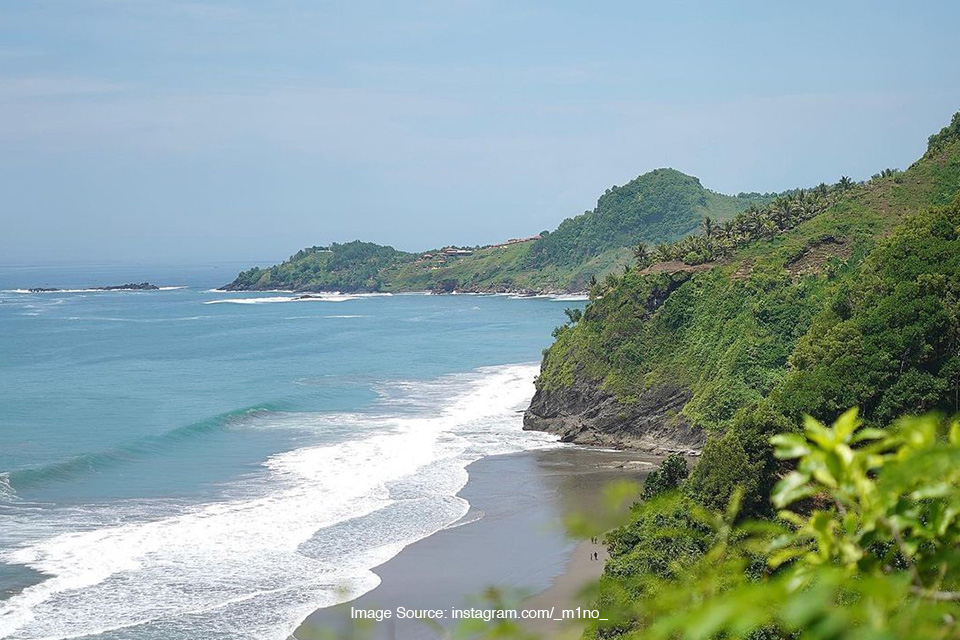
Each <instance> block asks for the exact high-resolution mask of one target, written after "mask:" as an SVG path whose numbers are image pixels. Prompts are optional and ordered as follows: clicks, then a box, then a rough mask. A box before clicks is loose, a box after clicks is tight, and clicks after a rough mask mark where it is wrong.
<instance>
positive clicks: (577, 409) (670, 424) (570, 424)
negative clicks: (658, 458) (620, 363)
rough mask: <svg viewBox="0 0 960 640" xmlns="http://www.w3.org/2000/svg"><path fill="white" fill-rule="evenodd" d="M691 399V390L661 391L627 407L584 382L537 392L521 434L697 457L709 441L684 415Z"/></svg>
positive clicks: (657, 389) (654, 389)
mask: <svg viewBox="0 0 960 640" xmlns="http://www.w3.org/2000/svg"><path fill="white" fill-rule="evenodd" d="M689 399H690V392H689V391H688V390H687V389H684V388H682V387H679V386H670V385H662V386H657V387H652V388H650V389H648V390H647V391H645V392H644V393H643V394H642V395H641V396H640V397H639V398H637V401H636V402H631V403H629V404H624V403H621V402H618V401H617V399H616V398H615V397H614V396H613V394H612V393H610V392H608V391H606V390H604V389H603V388H602V387H601V386H600V384H599V383H598V382H596V381H592V380H583V379H581V380H578V381H575V382H574V384H572V385H570V386H569V387H560V388H547V389H544V388H538V389H537V392H536V395H534V397H533V400H532V401H531V403H530V407H529V408H528V409H527V410H526V412H524V415H523V428H524V429H527V430H531V431H546V432H548V433H555V434H557V435H559V436H560V439H561V440H562V441H563V442H573V443H576V444H586V445H595V446H602V447H612V448H618V449H639V450H643V451H652V452H655V453H662V454H667V453H674V452H680V453H685V454H687V455H698V454H699V451H700V448H701V447H702V446H703V443H704V441H705V440H706V436H705V434H704V433H703V431H702V430H700V429H695V428H693V427H692V426H691V425H690V424H689V422H687V420H686V419H685V418H684V417H683V416H682V415H681V414H680V410H681V409H682V408H683V405H685V404H686V403H687V401H688V400H689Z"/></svg>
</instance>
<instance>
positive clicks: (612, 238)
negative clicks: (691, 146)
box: [530, 169, 751, 267]
mask: <svg viewBox="0 0 960 640" xmlns="http://www.w3.org/2000/svg"><path fill="white" fill-rule="evenodd" d="M709 196H712V198H708V197H709ZM750 203H751V201H750V200H747V199H737V198H731V197H729V196H720V195H719V194H711V193H710V192H709V191H707V190H706V189H704V188H703V187H702V186H701V185H700V181H699V180H697V179H696V178H694V177H692V176H688V175H685V174H683V173H680V172H679V171H676V170H674V169H657V170H656V171H651V172H650V173H646V174H644V175H642V176H640V177H638V178H636V179H634V180H631V181H630V182H628V183H627V184H625V185H623V186H622V187H613V188H611V189H607V192H606V193H604V194H603V195H602V196H601V197H600V200H599V201H597V206H596V208H595V209H594V210H593V211H587V212H586V213H584V214H582V215H579V216H577V217H575V218H568V219H567V220H564V221H563V222H562V223H561V224H560V226H559V227H557V230H556V231H554V232H553V233H550V234H549V235H547V236H545V237H544V238H542V239H541V240H539V241H538V242H537V243H536V244H535V245H534V246H533V249H532V251H531V253H530V266H533V267H543V266H546V265H549V264H554V265H572V264H578V263H580V262H582V261H584V260H585V259H588V258H590V257H592V256H595V255H597V254H599V253H601V252H603V251H605V250H607V249H612V248H616V247H627V246H631V245H634V244H637V243H638V242H672V241H674V240H677V239H679V238H681V237H683V236H685V235H687V234H689V233H692V232H694V231H696V230H697V229H698V228H699V226H700V224H701V219H702V218H703V215H704V212H708V214H709V215H713V216H714V218H718V217H720V216H724V217H729V216H730V215H731V214H735V213H737V212H738V211H740V210H742V208H743V207H746V206H747V205H749V204H750ZM711 205H712V206H711Z"/></svg>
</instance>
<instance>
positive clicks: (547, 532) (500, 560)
mask: <svg viewBox="0 0 960 640" xmlns="http://www.w3.org/2000/svg"><path fill="white" fill-rule="evenodd" d="M656 463H657V458H655V457H652V456H649V455H648V454H643V453H637V452H611V451H600V450H595V449H585V448H574V447H570V448H562V449H554V450H548V451H538V452H527V453H521V454H514V455H506V456H494V457H489V458H484V459H482V460H479V461H477V462H475V463H474V464H472V465H471V466H470V467H469V473H470V480H469V482H468V483H467V485H466V486H465V487H464V489H463V490H462V491H461V492H460V495H461V496H463V497H464V498H466V499H467V500H469V502H470V505H471V509H470V511H469V513H468V514H467V515H466V516H465V517H464V518H463V519H461V521H460V522H458V523H455V524H454V525H451V526H450V527H448V528H446V529H443V530H441V531H438V532H437V533H435V534H434V535H432V536H429V537H428V538H425V539H423V540H420V541H418V542H416V543H414V544H412V545H410V546H408V547H406V548H405V549H404V550H403V551H401V552H400V553H399V554H398V555H397V556H396V557H394V558H393V559H391V560H390V561H388V562H386V563H384V564H383V565H381V566H380V567H377V568H376V569H374V572H375V573H376V574H377V575H378V576H379V577H380V578H381V583H380V585H379V586H378V587H377V588H375V589H374V590H373V591H370V592H369V593H367V594H365V595H363V596H361V597H360V598H357V599H356V600H353V601H351V602H347V603H344V604H341V605H338V606H335V607H330V608H327V609H321V610H319V611H317V612H315V613H314V614H312V615H311V616H310V617H309V618H308V619H307V620H306V621H305V622H304V623H303V625H301V627H300V628H299V629H298V630H297V632H296V634H295V637H296V638H297V639H298V640H313V639H315V638H320V637H329V634H330V633H331V632H334V633H337V634H345V633H346V634H349V633H351V632H352V633H354V634H355V635H358V636H361V637H366V638H376V639H380V638H384V639H386V638H391V639H392V638H396V639H399V640H431V639H434V638H439V637H441V636H442V635H443V631H444V629H449V628H450V627H452V626H453V625H454V624H456V622H454V621H451V620H450V619H449V616H450V614H451V612H452V611H453V610H454V609H458V610H464V609H469V608H478V609H489V608H490V604H489V603H488V602H485V601H484V599H483V597H482V596H483V593H484V590H485V589H488V588H489V587H497V588H499V589H500V590H502V592H503V593H504V594H505V596H507V597H508V598H509V600H508V602H509V607H510V608H516V609H518V610H522V609H538V610H546V609H550V608H551V607H553V608H555V609H556V610H557V611H559V610H560V609H563V608H570V607H576V606H578V605H579V606H583V605H587V604H589V602H583V601H581V600H580V598H579V595H580V591H581V589H582V588H583V587H584V586H586V585H587V584H589V583H591V582H592V581H594V580H596V579H597V578H598V577H599V576H600V574H601V572H602V570H603V561H602V560H603V557H604V552H603V549H602V546H601V545H594V544H592V543H591V542H590V541H589V540H587V541H580V540H575V539H572V538H570V537H569V536H568V534H567V532H566V530H565V527H564V526H563V522H564V518H565V517H566V516H568V515H570V514H574V513H589V512H590V511H592V510H593V509H594V508H596V507H597V505H598V503H599V501H600V493H601V491H602V488H603V487H604V486H605V485H606V484H608V483H609V482H611V481H613V480H617V479H624V478H627V479H642V477H643V476H645V475H646V474H647V473H649V471H650V470H652V469H653V468H655V464H656ZM594 552H597V553H598V554H599V557H598V559H597V560H593V559H592V554H593V553H594ZM401 608H402V609H405V610H408V611H409V610H424V609H428V610H440V611H444V612H445V615H446V616H447V618H446V619H443V620H440V621H439V622H440V625H441V627H438V628H435V627H434V626H432V625H430V624H425V623H423V622H421V621H419V620H416V619H409V618H404V619H398V617H397V615H396V612H397V611H398V609H401ZM360 610H363V611H381V612H383V611H391V612H392V613H393V616H392V617H391V618H390V619H382V620H380V621H376V620H372V621H366V622H363V623H361V624H360V625H359V626H358V625H357V622H356V619H355V618H354V619H351V612H352V611H360ZM523 624H524V626H525V627H526V628H528V629H530V630H532V631H536V632H538V633H540V634H542V635H544V636H546V637H551V638H555V637H561V638H563V637H576V635H577V634H578V633H579V630H580V629H581V628H582V625H580V624H573V625H571V624H569V623H562V622H557V621H554V620H538V621H535V622H534V621H526V622H524V623H523ZM340 637H342V635H341V636H340Z"/></svg>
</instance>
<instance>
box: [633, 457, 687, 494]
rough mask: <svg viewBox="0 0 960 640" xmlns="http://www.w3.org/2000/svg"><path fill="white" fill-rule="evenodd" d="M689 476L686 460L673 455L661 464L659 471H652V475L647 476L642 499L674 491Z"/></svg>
mask: <svg viewBox="0 0 960 640" xmlns="http://www.w3.org/2000/svg"><path fill="white" fill-rule="evenodd" d="M688 474H689V471H688V470H687V461H686V459H685V458H684V457H683V456H682V455H680V454H679V453H671V454H670V455H669V456H667V457H666V458H665V459H664V461H663V462H662V463H661V464H660V468H659V469H657V470H656V471H651V472H650V475H648V476H647V479H646V480H645V481H644V482H643V493H642V494H641V497H642V498H643V499H644V500H649V499H651V498H654V497H656V496H658V495H660V494H662V493H666V492H668V491H672V490H673V489H676V488H677V487H679V486H680V483H681V482H683V481H684V480H686V478H687V475H688Z"/></svg>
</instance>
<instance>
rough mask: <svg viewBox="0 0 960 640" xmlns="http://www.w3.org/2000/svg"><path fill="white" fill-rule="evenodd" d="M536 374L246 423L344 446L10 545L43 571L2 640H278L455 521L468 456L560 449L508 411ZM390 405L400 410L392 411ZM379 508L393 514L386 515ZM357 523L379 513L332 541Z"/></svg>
mask: <svg viewBox="0 0 960 640" xmlns="http://www.w3.org/2000/svg"><path fill="white" fill-rule="evenodd" d="M536 372H537V366H536V365H515V366H505V367H494V368H487V369H482V370H479V371H477V372H475V373H472V374H463V375H453V376H446V377H444V378H442V379H440V380H436V381H433V382H429V383H419V382H408V383H396V384H388V385H385V386H384V389H383V393H384V395H383V400H382V402H381V404H380V405H379V409H380V411H379V412H378V413H376V414H375V415H370V414H296V413H288V414H266V415H264V416H259V417H258V418H255V419H253V420H252V425H251V427H252V428H258V427H261V428H291V427H293V428H299V429H303V428H308V427H311V426H312V427H314V428H317V429H318V430H319V431H321V432H325V430H326V428H327V427H329V426H333V425H336V426H338V427H339V428H340V429H341V430H342V431H343V432H344V433H348V434H351V436H352V437H353V439H351V440H348V441H345V442H341V443H338V444H323V445H317V446H310V447H304V448H301V449H297V450H294V451H290V452H287V453H282V454H279V455H275V456H273V457H271V458H269V459H268V460H266V461H265V463H264V473H263V474H262V475H261V476H260V477H259V478H257V479H253V480H250V481H249V486H246V487H244V493H245V495H249V496H250V497H246V498H244V499H237V500H230V501H224V502H217V503H211V504H205V505H200V506H197V507H195V508H192V509H190V510H188V511H185V512H179V513H174V514H171V515H167V516H166V517H155V516H153V517H151V518H149V519H147V520H143V519H141V520H140V521H132V522H131V521H130V518H129V517H124V518H118V520H117V521H122V522H129V523H128V524H123V525H120V526H100V527H95V528H93V529H89V528H87V529H86V530H70V531H67V532H63V533H60V534H58V535H53V536H47V537H42V538H41V539H37V540H33V541H30V542H26V543H24V544H23V545H22V546H20V547H19V548H17V549H14V550H12V551H9V552H7V553H6V554H5V555H4V556H3V557H2V558H0V559H2V560H4V561H6V562H11V563H17V564H25V565H27V566H29V567H31V568H33V569H35V570H38V571H41V572H43V573H46V574H49V575H50V576H52V577H51V578H49V579H47V580H45V581H44V582H41V583H39V584H37V585H34V586H31V587H28V588H26V589H25V590H24V591H23V592H21V593H20V594H18V595H15V596H13V597H11V598H10V599H8V600H7V601H4V602H0V637H5V638H11V639H20V640H26V639H38V638H45V639H54V638H74V637H80V636H84V635H93V634H98V633H103V632H105V631H108V630H117V629H123V628H127V627H134V626H138V625H149V628H150V630H151V633H155V634H156V633H158V634H160V635H159V636H158V637H174V636H177V637H188V636H189V637H197V638H202V637H213V636H214V635H215V636H216V637H220V638H250V639H254V638H256V639H257V640H271V639H276V640H285V639H286V638H287V637H288V635H289V634H290V633H291V632H292V631H293V630H294V629H295V627H296V626H297V625H298V624H299V622H300V621H301V620H302V619H303V618H304V617H305V616H306V615H307V614H309V613H310V611H312V610H313V609H315V608H317V607H321V606H327V605H331V604H334V603H336V602H341V601H344V600H348V599H352V598H354V597H356V596H358V595H360V594H361V593H364V592H366V591H369V590H370V589H372V588H373V587H375V586H376V584H377V583H378V581H379V579H378V578H377V577H376V576H375V575H374V574H373V573H372V571H371V568H372V567H374V566H377V565H378V564H381V563H382V562H385V561H386V560H387V559H389V558H391V557H392V556H393V555H395V554H396V553H398V552H399V551H400V550H401V549H402V548H403V547H404V546H406V545H407V544H410V543H411V542H414V541H415V540H417V539H420V538H423V537H425V536H427V535H430V534H431V533H433V532H435V531H438V530H440V529H442V528H444V527H447V526H449V525H451V524H453V523H455V522H457V521H458V520H460V519H461V518H462V517H463V516H464V515H465V514H466V513H467V511H468V509H469V505H468V504H467V502H466V501H465V500H463V499H462V498H459V497H457V496H456V494H457V493H458V491H459V490H460V489H461V488H462V487H463V485H464V484H465V483H466V480H467V473H466V466H467V465H468V464H469V463H470V462H472V461H474V460H476V459H478V458H480V457H482V456H484V455H490V454H496V453H507V452H512V451H519V450H524V449H529V448H535V447H544V446H554V445H555V442H556V440H555V438H553V437H552V436H547V435H545V434H539V433H532V432H523V431H522V430H521V419H520V414H519V413H517V410H518V409H519V408H521V407H523V406H524V405H525V404H526V402H527V401H528V400H529V398H530V396H531V394H532V393H533V384H532V382H533V378H534V376H535V374H536ZM400 400H404V401H405V404H404V406H403V407H402V409H401V408H399V407H395V406H394V403H395V402H396V403H397V404H400V402H399V401H400ZM258 421H259V422H258ZM401 494H402V499H400V498H398V497H397V496H398V495H401ZM389 509H397V510H401V511H400V512H399V513H400V514H401V515H402V516H403V517H399V516H398V517H392V518H386V516H382V515H381V514H386V513H387V510H389ZM363 517H369V518H376V517H384V518H386V519H385V520H384V521H383V522H382V523H381V526H377V527H371V526H367V527H365V528H364V527H361V528H359V529H356V531H355V533H354V534H350V535H345V534H343V533H337V532H338V531H340V530H341V529H343V528H347V530H349V527H350V526H356V527H359V526H360V525H359V524H355V525H351V523H356V522H357V520H356V519H357V518H363ZM325 536H326V537H325ZM313 540H319V541H320V542H321V543H320V544H312V543H311V541H313ZM357 540H360V541H361V542H359V543H358V542H357ZM331 549H333V551H331ZM185 633H186V635H184V634H185Z"/></svg>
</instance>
